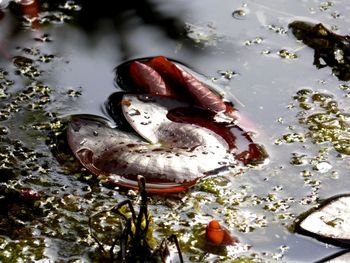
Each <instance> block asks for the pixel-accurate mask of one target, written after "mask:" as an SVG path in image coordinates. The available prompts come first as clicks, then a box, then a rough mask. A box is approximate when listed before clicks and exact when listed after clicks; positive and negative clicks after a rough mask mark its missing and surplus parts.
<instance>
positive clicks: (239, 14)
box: [232, 8, 249, 20]
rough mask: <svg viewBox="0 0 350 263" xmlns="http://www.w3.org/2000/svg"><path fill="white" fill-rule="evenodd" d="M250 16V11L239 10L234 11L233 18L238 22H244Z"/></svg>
mask: <svg viewBox="0 0 350 263" xmlns="http://www.w3.org/2000/svg"><path fill="white" fill-rule="evenodd" d="M248 14H249V11H248V9H246V8H244V9H243V8H239V9H236V10H235V11H233V13H232V17H233V18H235V19H238V20H243V19H247V15H248Z"/></svg>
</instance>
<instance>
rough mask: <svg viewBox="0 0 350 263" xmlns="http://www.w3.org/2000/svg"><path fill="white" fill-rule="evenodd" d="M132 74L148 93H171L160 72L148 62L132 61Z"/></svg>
mask: <svg viewBox="0 0 350 263" xmlns="http://www.w3.org/2000/svg"><path fill="white" fill-rule="evenodd" d="M130 75H131V76H132V79H133V80H134V82H135V84H136V85H137V86H138V87H139V88H140V89H142V91H144V92H146V93H150V94H157V95H169V94H171V91H170V90H169V89H168V87H167V86H166V84H165V82H164V80H163V79H162V77H161V76H160V75H159V73H158V72H157V71H155V70H154V69H153V68H151V67H150V66H147V65H146V64H143V63H141V62H138V61H134V62H132V63H131V64H130Z"/></svg>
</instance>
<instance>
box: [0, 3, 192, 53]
mask: <svg viewBox="0 0 350 263" xmlns="http://www.w3.org/2000/svg"><path fill="white" fill-rule="evenodd" d="M34 2H35V0H34ZM36 3H39V7H38V8H36V9H35V8H28V7H25V8H24V7H23V6H22V5H21V4H19V3H17V2H11V3H10V4H9V7H8V8H9V10H10V12H11V13H13V14H15V15H16V16H17V18H18V19H19V20H23V16H24V15H27V16H28V14H29V15H30V16H35V12H36V13H37V14H36V15H38V12H52V11H61V12H62V11H63V12H64V13H65V14H67V15H69V16H72V17H73V24H74V25H75V26H77V27H79V28H81V29H82V30H83V31H84V32H86V34H87V36H89V37H91V38H92V37H94V36H95V35H96V34H97V33H98V31H99V30H100V29H101V28H100V26H101V24H102V23H103V22H109V25H113V26H112V30H113V31H115V33H116V37H118V40H119V41H118V42H119V45H120V46H119V48H120V50H121V51H122V53H123V57H124V58H128V57H130V55H131V54H130V53H131V52H130V50H129V49H130V48H129V43H127V41H126V36H127V34H128V27H127V26H126V25H127V24H128V23H129V22H130V21H133V20H135V19H137V20H139V21H140V24H141V25H149V26H152V27H154V28H156V29H158V30H159V31H160V32H162V33H163V34H164V35H165V36H166V37H167V38H169V39H173V40H177V39H181V38H183V37H184V36H185V22H184V21H183V20H182V19H181V17H180V15H181V14H176V13H175V12H174V13H172V14H171V13H168V12H163V11H162V10H161V9H160V6H159V5H158V4H156V3H153V2H152V1H149V0H128V1H118V3H116V2H114V1H107V0H102V1H92V0H78V1H75V3H76V4H78V8H79V9H80V7H81V9H80V10H78V11H77V10H76V9H74V7H72V8H71V9H70V8H62V7H63V6H65V5H67V3H69V1H68V2H67V1H65V0H58V1H55V0H43V1H36ZM116 6H117V7H116ZM33 9H34V11H33ZM35 10H36V11H35ZM5 15H6V14H5ZM0 23H1V18H0ZM39 24H40V23H39ZM20 26H21V25H20V23H19V24H18V25H17V26H16V28H13V29H12V31H13V32H12V34H10V35H13V36H15V35H16V34H17V33H19V32H20V30H19V28H18V27H20ZM40 26H42V25H39V27H40Z"/></svg>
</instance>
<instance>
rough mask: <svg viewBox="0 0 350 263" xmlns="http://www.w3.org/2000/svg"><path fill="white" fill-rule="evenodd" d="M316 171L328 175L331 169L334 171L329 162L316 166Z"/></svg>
mask: <svg viewBox="0 0 350 263" xmlns="http://www.w3.org/2000/svg"><path fill="white" fill-rule="evenodd" d="M314 169H315V170H316V171H319V172H320V173H327V172H328V171H329V170H330V169H332V165H330V164H329V163H328V162H319V163H318V164H316V165H315V167H314Z"/></svg>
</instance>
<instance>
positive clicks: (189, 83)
mask: <svg viewBox="0 0 350 263" xmlns="http://www.w3.org/2000/svg"><path fill="white" fill-rule="evenodd" d="M147 64H148V65H150V66H151V67H152V68H153V69H155V70H156V71H157V72H158V73H159V74H160V75H161V76H162V77H163V79H164V80H165V81H166V82H167V83H168V82H169V85H170V86H171V87H173V88H175V87H178V86H182V87H183V88H185V90H186V92H188V93H189V94H190V95H191V96H192V98H193V99H194V101H195V102H196V104H197V105H198V106H201V107H202V108H204V109H207V110H210V111H213V112H224V111H225V110H226V104H225V103H224V101H223V100H222V98H221V97H220V96H218V95H217V94H215V93H214V92H213V91H211V90H210V89H209V88H208V87H207V85H205V84H204V83H202V82H201V81H199V80H198V79H196V78H195V77H194V76H193V75H192V74H190V73H188V72H187V71H185V70H184V69H182V68H181V67H180V66H179V65H176V64H174V63H173V62H171V61H169V60H167V59H166V58H165V57H161V56H159V57H155V58H153V59H151V60H150V61H149V62H148V63H147ZM174 92H176V93H178V92H181V90H179V89H177V90H175V91H174Z"/></svg>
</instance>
